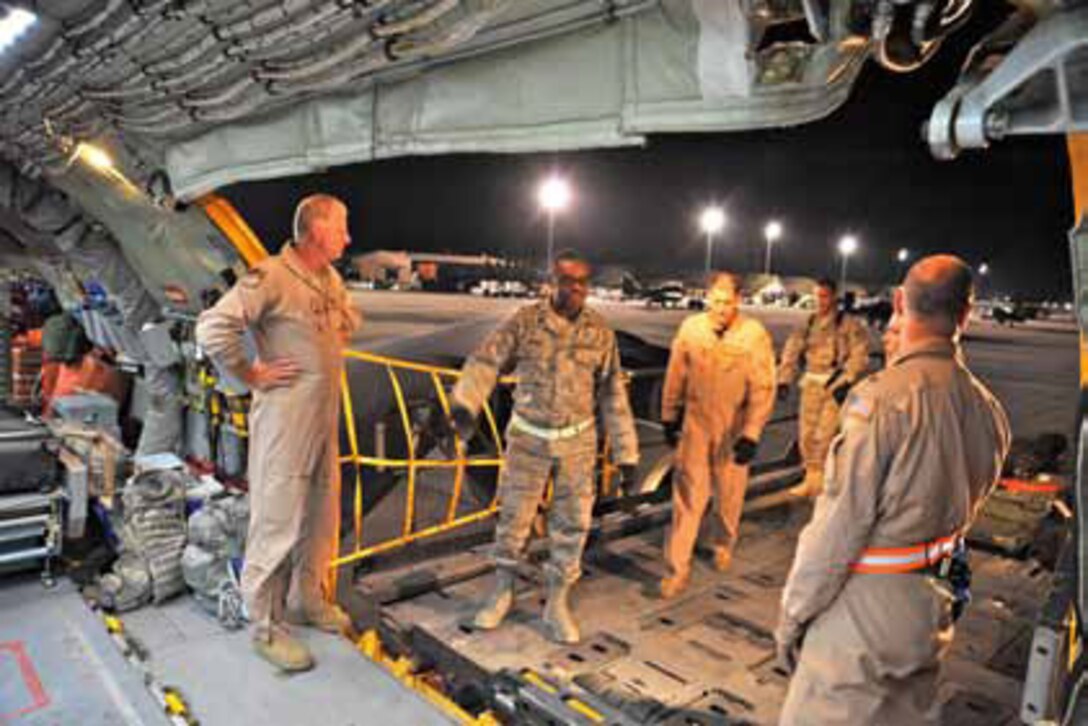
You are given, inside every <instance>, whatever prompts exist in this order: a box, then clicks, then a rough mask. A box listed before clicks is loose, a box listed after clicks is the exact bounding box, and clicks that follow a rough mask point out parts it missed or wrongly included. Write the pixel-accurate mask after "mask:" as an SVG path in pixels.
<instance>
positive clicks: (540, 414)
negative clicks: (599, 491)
mask: <svg viewBox="0 0 1088 726" xmlns="http://www.w3.org/2000/svg"><path fill="white" fill-rule="evenodd" d="M511 366H513V369H514V375H515V376H516V377H517V379H518V383H517V387H516V388H515V390H514V413H513V417H512V419H511V422H510V425H509V426H508V427H507V430H506V454H505V464H504V466H503V469H502V473H501V474H500V476H499V495H500V497H501V499H502V503H501V505H500V511H499V521H498V525H497V527H496V530H495V549H494V556H495V561H496V564H497V565H498V566H499V567H505V568H513V567H514V566H516V565H517V563H518V561H519V560H521V558H522V557H523V555H524V552H525V546H526V544H527V542H528V539H529V533H530V528H531V526H532V522H533V518H534V516H535V515H536V511H537V507H538V505H539V504H540V502H541V501H542V499H543V496H544V491H545V485H546V483H547V480H548V476H549V474H551V475H553V476H554V488H553V491H554V495H553V499H552V504H551V509H550V511H549V513H548V531H549V536H550V539H551V549H550V561H549V563H548V565H547V566H546V568H547V569H548V571H549V575H552V576H554V577H555V578H556V579H557V580H561V581H564V582H567V583H573V582H574V581H576V580H577V579H578V578H579V576H580V575H581V561H582V550H583V549H584V548H585V543H586V537H587V535H588V533H589V527H590V520H591V515H592V510H593V501H594V498H595V496H596V491H595V481H594V471H595V467H596V461H597V426H596V415H597V410H598V407H599V408H600V413H601V417H602V418H603V420H604V424H605V428H606V430H607V433H608V435H609V437H610V439H611V442H612V452H613V454H612V456H613V459H614V460H615V463H617V464H636V463H637V462H638V436H637V434H636V432H635V423H634V418H633V417H632V415H631V406H630V402H629V401H628V399H627V387H626V385H625V383H624V380H623V378H622V376H621V372H620V355H619V348H618V347H617V345H616V336H615V334H614V333H613V332H612V330H611V328H609V327H608V324H607V323H606V322H605V320H604V318H602V317H601V316H600V314H598V313H597V312H595V311H593V310H589V309H584V310H583V311H582V312H581V314H580V315H579V316H578V317H577V318H576V319H575V320H574V321H570V320H568V319H566V318H564V317H563V316H561V315H559V314H558V313H556V312H555V311H554V310H553V309H552V306H551V303H550V302H549V301H546V300H545V301H541V302H538V303H534V304H531V305H526V306H525V307H523V308H521V309H520V310H518V311H517V312H516V313H515V314H514V315H513V316H512V317H511V318H510V319H509V320H507V321H506V322H505V323H503V325H502V326H500V327H499V328H498V329H497V330H496V331H494V332H493V333H492V334H491V335H490V336H488V338H487V340H485V341H484V343H483V344H482V345H481V346H480V347H479V348H478V349H477V350H476V351H475V352H474V353H473V354H472V356H471V357H470V358H469V360H468V362H467V363H465V367H464V370H463V375H462V377H461V379H460V381H458V383H457V385H456V387H455V388H454V390H453V394H452V400H453V402H454V403H457V404H460V405H461V406H464V407H465V408H467V409H468V410H469V411H470V412H472V413H473V414H474V415H475V414H478V413H479V411H480V409H481V407H482V406H483V403H484V401H485V400H487V398H488V396H490V395H491V391H492V390H493V389H494V387H495V382H496V379H497V378H498V376H499V374H500V372H504V371H506V370H508V369H509V368H510V367H511ZM519 422H525V423H526V425H525V426H522V425H519ZM526 429H529V430H526ZM534 430H535V433H534ZM564 430H565V431H564ZM547 432H551V433H552V435H554V436H555V437H556V439H555V440H549V439H547V438H543V437H542V436H541V434H545V433H547ZM564 434H566V435H564Z"/></svg>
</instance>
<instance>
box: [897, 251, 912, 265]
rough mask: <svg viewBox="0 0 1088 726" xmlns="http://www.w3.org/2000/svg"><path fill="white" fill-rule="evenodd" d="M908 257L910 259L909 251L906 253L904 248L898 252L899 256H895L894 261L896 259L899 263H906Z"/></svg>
mask: <svg viewBox="0 0 1088 726" xmlns="http://www.w3.org/2000/svg"><path fill="white" fill-rule="evenodd" d="M909 257H910V251H908V250H907V248H906V247H903V248H901V249H900V250H899V254H898V255H896V259H898V260H899V261H900V262H906V261H907V258H909Z"/></svg>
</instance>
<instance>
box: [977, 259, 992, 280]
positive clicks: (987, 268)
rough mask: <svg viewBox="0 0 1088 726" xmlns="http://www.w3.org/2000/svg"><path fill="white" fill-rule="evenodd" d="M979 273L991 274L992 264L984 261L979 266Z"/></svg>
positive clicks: (983, 274) (984, 275)
mask: <svg viewBox="0 0 1088 726" xmlns="http://www.w3.org/2000/svg"><path fill="white" fill-rule="evenodd" d="M978 274H980V275H982V276H983V277H986V275H989V274H990V266H989V265H988V264H986V263H985V262H983V263H982V264H981V265H979V266H978Z"/></svg>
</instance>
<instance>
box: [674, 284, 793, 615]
mask: <svg viewBox="0 0 1088 726" xmlns="http://www.w3.org/2000/svg"><path fill="white" fill-rule="evenodd" d="M738 292H739V291H738V290H737V283H736V280H735V278H734V277H733V276H732V275H727V274H724V273H719V274H717V275H715V276H714V278H713V279H712V280H711V281H710V284H709V290H708V293H707V305H708V308H709V309H708V311H707V312H705V313H699V314H697V315H692V316H691V317H689V318H688V319H687V320H685V321H684V323H683V324H682V325H681V326H680V330H679V332H677V334H676V338H675V339H674V340H673V343H672V352H671V353H670V355H669V367H668V371H667V373H666V374H665V386H664V390H663V393H662V400H661V422H662V424H663V425H664V427H665V439H666V441H667V442H668V443H669V445H670V446H672V447H673V448H675V449H676V456H675V466H674V477H673V490H672V528H671V529H670V530H669V535H668V538H667V539H666V540H665V562H666V564H667V565H668V570H669V573H668V576H667V577H666V578H665V579H664V580H662V581H661V596H662V597H664V598H671V597H675V596H676V595H677V594H678V593H679V592H680V591H681V590H683V589H684V587H685V586H686V585H687V583H688V578H689V576H690V571H691V555H692V551H693V550H694V548H695V541H696V539H697V538H698V535H699V524H700V522H701V521H702V518H703V513H704V512H705V511H706V507H707V503H708V502H709V500H710V497H711V493H712V492H713V495H714V521H715V524H716V525H717V527H716V529H717V530H719V531H717V532H716V540H715V542H714V566H715V568H716V569H717V570H718V571H719V572H724V571H725V570H727V569H728V568H729V565H730V564H731V562H732V558H733V547H734V545H735V544H736V542H737V535H738V533H739V528H740V515H741V508H742V507H743V505H744V492H745V489H746V488H747V487H748V465H749V464H750V463H751V461H752V459H753V458H755V454H756V447H757V446H758V444H759V437H760V435H761V434H762V433H763V426H764V425H765V424H766V423H767V419H768V418H769V417H770V415H771V411H772V410H773V409H774V393H775V385H774V377H775V371H774V346H773V344H772V341H771V336H770V335H769V334H768V333H767V330H766V328H764V327H763V325H762V324H761V323H759V322H758V321H757V320H755V319H753V318H749V317H747V316H745V315H740V313H739V308H740V300H739V294H738Z"/></svg>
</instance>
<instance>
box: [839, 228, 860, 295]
mask: <svg viewBox="0 0 1088 726" xmlns="http://www.w3.org/2000/svg"><path fill="white" fill-rule="evenodd" d="M857 251H858V238H857V237H855V236H854V235H852V234H846V235H843V236H842V239H840V240H839V256H840V257H842V269H841V271H840V273H839V289H840V290H842V291H843V292H846V263H847V262H848V261H849V260H850V256H851V255H853V254H854V253H855V252H857Z"/></svg>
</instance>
